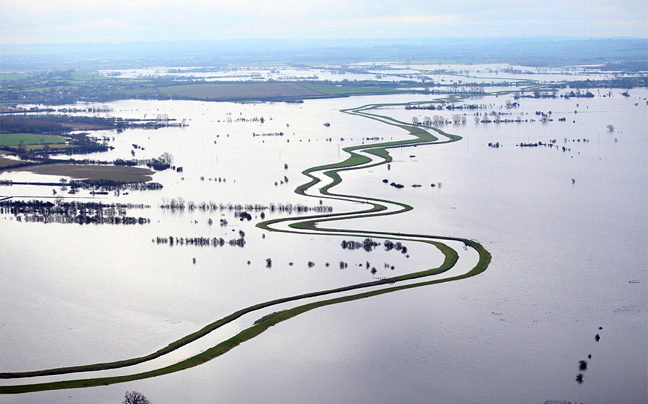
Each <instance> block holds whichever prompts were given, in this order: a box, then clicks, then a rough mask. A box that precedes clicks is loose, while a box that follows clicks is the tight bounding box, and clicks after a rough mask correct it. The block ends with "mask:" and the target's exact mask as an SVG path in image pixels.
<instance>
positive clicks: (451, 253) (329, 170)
mask: <svg viewBox="0 0 648 404" xmlns="http://www.w3.org/2000/svg"><path fill="white" fill-rule="evenodd" d="M428 103H429V102H428ZM386 105H395V104H371V105H366V106H363V107H358V108H354V109H349V110H343V111H342V112H345V113H350V114H353V115H357V116H363V117H365V118H369V119H374V120H378V121H380V122H383V123H386V124H389V125H393V126H397V127H400V128H402V129H405V130H407V131H408V132H409V133H410V134H411V135H413V136H414V139H408V140H404V141H395V142H386V143H380V144H372V145H366V146H365V145H358V146H351V147H347V148H344V150H345V151H346V152H347V153H349V155H350V157H349V158H348V159H347V160H344V161H343V162H340V163H335V164H330V165H324V166H318V167H313V168H309V169H307V170H305V171H304V172H303V173H304V174H305V175H306V176H307V177H309V178H311V180H310V181H309V182H307V183H306V184H303V185H301V186H299V187H298V188H297V189H296V190H295V192H296V193H297V194H300V195H305V196H314V195H308V194H307V192H306V191H307V190H309V189H311V188H313V187H314V186H315V185H316V184H318V183H319V182H320V181H321V180H320V179H319V178H317V177H316V176H314V175H313V173H315V172H322V173H323V174H324V175H325V176H327V177H328V178H330V179H331V182H330V183H329V184H327V185H325V186H324V187H322V188H321V189H320V190H319V193H320V195H323V197H324V198H330V199H340V200H346V201H350V202H361V203H368V204H370V205H371V206H372V207H371V208H369V209H366V210H363V211H353V212H344V213H337V214H323V215H314V216H307V217H300V218H281V219H273V220H268V221H265V222H261V223H258V224H257V227H259V228H261V229H265V230H268V231H279V232H286V233H296V234H318V235H340V234H344V235H347V236H348V235H352V236H358V237H366V236H368V235H372V236H374V237H378V238H396V239H400V240H407V241H416V242H425V243H428V244H432V245H434V246H435V247H437V248H438V249H439V251H441V252H442V253H443V255H444V262H443V263H442V264H441V266H439V267H437V268H431V269H428V270H424V271H420V272H415V273H410V274H405V275H401V276H397V277H393V278H387V279H381V280H377V281H373V282H367V283H361V284H356V285H350V286H345V287H341V288H336V289H329V290H325V291H319V292H312V293H306V294H302V295H297V296H292V297H286V298H281V299H276V300H272V301H268V302H264V303H259V304H256V305H253V306H250V307H247V308H245V309H242V310H239V311H237V312H235V313H232V314H230V315H229V316H226V317H224V318H222V319H220V320H218V321H216V322H214V323H211V324H209V325H207V326H205V327H204V328H202V329H201V330H199V331H197V332H195V333H192V334H189V335H187V336H185V337H184V338H181V339H179V340H177V341H175V342H172V343H171V344H169V345H168V346H167V347H165V348H163V349H160V350H158V351H156V352H154V353H151V354H149V355H146V356H142V357H138V358H131V359H127V360H122V361H117V362H110V363H99V364H93V365H85V366H73V367H65V368H57V369H46V370H40V371H33V372H15V373H2V374H0V378H3V379H10V378H27V377H35V376H49V375H60V374H70V373H76V372H89V371H99V370H106V369H116V368H123V367H127V366H132V365H135V364H139V363H143V362H146V361H149V360H152V359H155V358H158V357H161V356H163V355H165V354H167V353H169V352H172V351H174V350H176V349H178V348H180V347H182V346H184V345H187V344H189V343H191V342H193V341H195V340H197V339H199V338H201V337H203V336H205V335H207V334H209V333H210V332H212V331H214V330H216V329H217V328H219V327H221V326H223V325H225V324H227V323H230V322H232V321H234V320H235V319H238V318H240V317H241V316H243V315H245V314H248V313H251V312H254V311H257V310H260V309H263V308H267V307H271V306H274V305H278V304H281V303H286V302H290V301H298V300H302V299H306V298H312V297H319V296H325V295H330V294H334V293H340V292H346V291H351V290H356V289H362V288H368V287H373V286H381V285H392V284H394V283H396V282H399V281H404V280H411V279H417V278H421V277H429V276H433V275H438V274H441V273H443V272H446V271H448V270H449V269H451V268H453V267H454V266H455V264H456V262H457V260H458V258H459V256H458V253H457V252H456V251H455V250H454V249H452V248H451V247H449V246H448V245H446V244H444V243H441V242H439V241H435V240H444V241H457V242H462V243H464V245H465V246H466V247H470V248H472V249H473V250H475V251H476V252H477V253H478V255H479V260H478V262H477V264H476V265H475V266H474V267H473V268H472V269H471V270H470V271H468V272H466V273H464V274H461V275H456V276H451V277H447V278H441V279H434V280H428V281H423V282H418V283H411V284H405V285H397V286H389V287H386V288H383V289H377V290H371V291H366V292H363V293H357V294H353V295H347V296H340V297H336V298H333V299H328V300H321V301H316V302H312V303H308V304H304V305H301V306H297V307H294V308H291V309H287V310H283V311H280V312H277V313H273V314H271V315H268V316H265V317H263V318H261V319H259V320H258V321H257V322H255V324H254V325H253V326H251V327H249V328H247V329H245V330H243V331H241V332H240V333H238V334H237V335H235V336H233V337H231V338H229V339H227V340H225V341H222V342H221V343H219V344H217V345H216V346H214V347H212V348H210V349H207V350H206V351H203V352H201V353H199V354H197V355H195V356H192V357H190V358H187V359H185V360H183V361H180V362H178V363H175V364H172V365H169V366H166V367H162V368H159V369H155V370H151V371H147V372H142V373H137V374H132V375H123V376H112V377H100V378H93V379H81V380H67V381H58V382H49V383H34V384H25V385H15V386H0V394H17V393H27V392H35V391H45V390H55V389H71V388H83V387H93V386H102V385H108V384H114V383H122V382H127V381H133V380H140V379H145V378H150V377H155V376H160V375H164V374H169V373H173V372H177V371H181V370H184V369H188V368H191V367H194V366H198V365H200V364H202V363H205V362H207V361H209V360H212V359H214V358H216V357H218V356H220V355H223V354H224V353H226V352H228V351H229V350H231V349H233V348H234V347H236V346H238V345H240V344H241V343H243V342H245V341H247V340H250V339H252V338H254V337H255V336H257V335H259V334H261V333H262V332H263V331H265V330H267V329H268V328H269V327H271V326H273V325H276V324H278V323H280V322H283V321H286V320H288V319H290V318H292V317H295V316H297V315H299V314H302V313H305V312H308V311H310V310H313V309H316V308H319V307H324V306H329V305H333V304H337V303H343V302H349V301H354V300H358V299H364V298H368V297H372V296H378V295H382V294H385V293H391V292H395V291H399V290H405V289H411V288H415V287H421V286H427V285H433V284H439V283H445V282H450V281H456V280H460V279H465V278H468V277H471V276H475V275H478V274H480V273H482V272H484V271H485V270H486V269H487V267H488V265H489V263H490V260H491V255H490V253H489V252H488V251H487V250H486V249H485V248H484V247H483V246H482V245H481V244H479V243H478V242H476V241H473V240H469V239H464V238H459V237H447V236H430V235H420V234H407V233H391V232H377V231H364V230H362V231H357V230H347V229H337V228H330V229H322V228H318V227H317V223H320V222H328V221H336V220H341V219H353V218H361V217H362V218H366V217H374V216H384V215H393V214H397V213H403V212H406V211H409V210H412V209H413V208H412V207H411V206H409V205H407V204H404V203H399V202H395V201H389V200H381V199H374V198H368V197H359V196H354V195H342V194H333V193H330V192H329V190H330V189H331V188H333V187H334V186H336V185H338V184H340V183H341V182H342V178H341V176H340V175H339V172H340V171H344V170H357V169H365V168H368V167H374V166H377V165H381V164H386V163H388V162H390V161H391V156H390V155H389V153H388V151H387V149H389V148H396V147H407V146H412V145H422V144H431V143H437V144H438V143H447V142H454V141H457V140H459V139H461V137H459V136H456V135H450V134H446V133H445V132H443V131H441V130H438V129H434V130H435V131H436V132H438V133H439V134H441V135H443V136H445V137H447V138H448V139H449V140H447V141H438V138H436V137H435V136H433V135H432V134H430V133H429V132H427V131H425V130H423V129H421V128H419V127H417V126H415V125H410V124H407V123H404V122H401V121H398V120H396V119H393V118H390V117H387V116H382V115H375V114H370V113H368V112H366V111H367V110H371V109H378V108H380V107H382V106H386ZM400 105H403V104H400ZM359 152H364V153H367V154H371V155H373V156H376V157H378V158H380V159H381V160H382V161H378V162H375V161H374V160H373V159H372V158H370V157H367V156H366V155H361V154H358V153H359ZM320 197H321V196H320ZM386 205H392V206H397V207H398V209H395V210H390V209H389V208H388V207H387V206H386ZM304 219H306V220H304ZM279 223H288V224H289V225H288V227H289V229H279V228H275V227H273V225H276V224H279Z"/></svg>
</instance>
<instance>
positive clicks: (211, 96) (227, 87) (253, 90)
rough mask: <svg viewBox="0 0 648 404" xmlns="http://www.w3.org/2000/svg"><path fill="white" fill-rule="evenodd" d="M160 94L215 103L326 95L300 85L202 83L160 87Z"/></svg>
mask: <svg viewBox="0 0 648 404" xmlns="http://www.w3.org/2000/svg"><path fill="white" fill-rule="evenodd" d="M157 89H158V91H159V92H160V94H162V95H167V96H169V97H173V98H184V99H200V100H214V101H228V100H250V99H273V98H276V99H282V98H302V97H304V98H310V97H320V96H323V95H325V94H322V93H321V92H318V91H314V90H311V89H309V88H306V87H304V86H303V85H301V84H298V83H284V82H269V83H209V84H205V83H201V84H183V85H177V86H169V87H158V88H157Z"/></svg>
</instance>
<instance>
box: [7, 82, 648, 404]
mask: <svg viewBox="0 0 648 404" xmlns="http://www.w3.org/2000/svg"><path fill="white" fill-rule="evenodd" d="M603 95H605V97H603ZM646 97H648V92H647V91H645V90H631V96H630V97H624V96H622V95H620V90H613V91H612V95H611V97H609V96H608V92H607V91H605V92H601V93H600V94H597V97H595V98H592V99H570V100H564V99H556V100H547V99H544V100H543V99H540V100H536V99H521V100H519V102H520V104H521V105H520V107H519V108H514V109H506V108H505V107H504V105H505V102H506V100H512V98H511V96H499V97H494V96H486V97H482V98H480V99H475V100H466V101H465V103H480V104H482V103H483V104H486V105H488V107H487V108H485V109H483V110H478V111H477V112H479V113H483V112H491V111H495V112H507V113H511V115H510V116H507V117H509V118H510V117H517V116H521V117H523V118H524V119H529V120H530V119H536V121H535V122H522V123H500V124H495V123H490V124H481V123H475V122H474V120H473V115H472V114H473V113H474V111H470V112H468V111H462V112H461V113H462V114H463V113H464V112H465V113H466V114H467V117H468V119H467V123H466V124H463V125H462V124H459V125H444V126H443V127H442V128H441V129H443V130H445V131H447V132H449V133H454V134H458V135H461V136H463V140H461V141H459V142H455V143H451V144H438V145H429V146H419V147H416V148H403V149H399V148H395V149H392V150H391V151H390V153H391V154H392V156H393V159H394V160H393V162H392V163H391V164H390V167H389V169H388V167H387V166H386V165H383V166H378V167H374V168H370V169H367V170H356V171H349V172H345V173H344V174H343V178H344V181H343V182H342V184H340V185H339V186H338V187H336V188H334V189H333V191H334V192H337V193H340V194H354V195H363V196H370V197H375V198H382V199H390V200H396V201H400V202H405V203H408V204H410V205H412V206H414V210H413V211H411V212H408V213H406V214H403V215H395V216H387V217H374V218H366V219H357V220H342V221H339V222H335V223H334V224H335V226H336V227H343V226H344V227H346V228H351V229H366V230H375V231H391V232H404V233H418V234H431V235H443V236H455V237H465V238H470V239H475V240H478V241H479V242H481V243H482V244H483V245H484V247H486V248H487V249H488V250H489V251H490V252H491V254H492V256H493V260H492V263H491V265H490V267H489V268H488V270H487V271H486V272H485V273H483V274H481V275H479V276H476V277H472V278H468V279H465V280H461V281H456V282H449V283H444V284H437V285H432V286H427V287H422V288H415V289H411V290H405V291H400V292H396V293H391V294H387V295H382V296H377V297H372V298H370V299H363V300H360V301H354V302H349V303H343V304H339V305H334V306H328V307H325V308H320V309H317V310H314V311H311V312H308V313H306V314H303V315H300V316H298V317H296V318H293V319H291V320H289V321H287V322H283V323H281V324H279V325H277V326H275V327H272V328H271V329H270V330H268V331H266V332H265V333H263V334H262V335H261V336H259V337H257V338H255V339H253V340H251V341H248V342H246V343H244V344H242V345H241V346H239V347H237V348H235V349H233V350H232V351H230V352H228V353H227V354H225V355H224V356H221V357H219V358H217V359H215V360H213V361H211V362H208V363H206V364H204V365H202V366H199V367H196V368H192V369H189V370H186V371H182V372H179V373H175V374H170V375H166V376H162V377H158V378H154V379H147V380H141V381H136V382H130V383H124V384H117V385H111V386H105V387H98V388H87V389H78V390H64V391H52V392H41V393H29V394H22V395H17V396H10V395H3V396H0V401H2V402H3V403H5V402H6V403H40V402H49V403H64V402H65V403H82V402H83V403H85V402H94V403H114V402H120V401H121V400H122V397H123V394H124V392H125V391H126V390H137V391H140V392H142V393H143V394H144V395H145V396H146V397H147V398H149V399H150V400H151V401H152V402H154V403H156V404H160V403H178V402H190V403H212V402H227V403H249V402H265V403H290V402H295V403H298V402H338V403H373V402H381V403H391V402H393V403H396V402H408V403H429V402H439V403H493V402H501V403H520V402H537V403H543V402H545V401H546V400H564V401H569V400H571V401H572V402H583V403H588V404H596V403H610V402H624V403H643V402H646V399H647V392H646V390H647V387H646V380H648V371H647V362H646V358H647V357H648V352H647V341H646V338H647V337H646V336H647V335H648V331H647V316H646V313H647V307H646V306H647V298H646V296H647V289H646V285H648V279H647V277H646V268H648V256H647V252H646V248H645V246H646V245H648V230H647V226H648V212H647V208H646V206H648V165H647V164H648V163H647V156H648V153H647V151H648V132H647V130H646V125H645V123H646V117H647V116H648V105H646ZM428 99H430V100H431V99H432V98H431V97H429V98H428ZM416 100H425V98H423V97H422V96H411V95H398V96H373V97H350V98H344V99H330V100H313V101H305V102H304V103H303V104H285V103H258V104H235V103H207V102H194V101H119V102H114V103H110V104H109V106H110V107H111V108H112V109H113V111H112V112H111V114H113V115H116V116H122V117H126V118H130V117H132V118H144V117H145V115H146V117H151V116H156V115H157V114H168V116H169V117H170V118H176V119H187V122H188V123H189V126H188V127H185V128H166V129H159V130H144V129H136V130H127V131H125V132H123V133H119V134H118V133H112V132H104V133H101V135H105V136H108V137H109V138H110V139H111V140H110V144H111V145H113V146H115V149H114V150H113V151H111V152H108V153H104V154H98V155H94V156H92V157H93V158H97V159H105V160H111V159H115V158H131V156H132V151H134V152H135V157H137V158H149V157H156V156H158V155H160V154H161V153H163V152H170V153H171V154H173V156H174V164H175V165H177V166H182V167H183V169H184V172H182V173H177V172H172V171H171V170H167V171H165V172H161V173H157V174H155V176H154V181H157V182H160V183H162V184H164V189H163V190H160V191H142V192H137V191H132V192H130V193H129V194H128V195H123V194H122V195H120V196H119V197H116V196H114V195H112V194H110V195H102V196H98V195H97V196H91V195H89V194H88V193H81V194H78V195H75V198H78V199H79V200H87V199H83V198H92V199H94V200H97V199H99V200H102V201H105V202H111V201H116V202H122V203H143V204H147V205H150V206H151V207H150V208H148V209H132V210H130V211H129V214H130V215H133V216H145V217H149V218H150V219H151V223H150V224H147V225H133V226H110V225H102V226H94V225H89V226H80V225H63V224H55V223H51V224H43V223H25V222H24V221H23V222H18V221H16V220H15V219H14V218H13V217H12V216H10V215H0V226H1V227H0V229H2V230H1V231H0V242H1V243H2V245H3V254H2V258H0V262H1V263H2V271H0V302H1V304H2V310H1V311H0V327H2V328H1V334H0V335H1V338H2V339H1V344H0V371H26V370H36V369H43V368H50V367H60V366H69V365H78V364H87V363H96V362H102V361H111V360H118V359H125V358H129V357H133V356H139V355H143V354H147V353H150V352H152V351H154V350H157V349H159V348H161V347H163V346H165V345H167V344H168V343H170V342H171V341H174V340H176V339H178V338H181V337H183V336H185V335H187V334H189V333H191V332H193V331H196V330H198V329H200V328H202V327H203V326H204V325H206V324H208V323H210V322H212V321H215V320H216V319H218V318H221V317H223V316H225V315H227V314H229V313H231V312H233V311H235V310H238V309H240V308H242V307H246V306H249V305H252V304H255V303H258V302H263V301H267V300H270V299H274V298H279V297H284V296H290V295H295V294H299V293H304V292H310V291H317V290H322V289H328V288H333V287H339V286H343V285H347V284H353V283H360V282H367V281H370V280H373V278H374V276H378V277H380V276H392V275H400V274H404V273H409V272H413V271H418V270H422V269H425V268H429V267H433V266H437V265H439V264H440V263H441V262H442V260H443V257H442V255H441V254H440V253H439V252H438V251H436V250H435V249H434V248H432V247H430V246H425V245H423V244H419V243H414V242H408V243H406V245H407V246H408V249H409V257H406V256H405V255H404V254H400V253H398V252H395V251H389V252H387V251H384V250H383V249H381V248H378V249H376V250H375V251H372V252H366V251H364V250H354V251H349V250H344V249H342V248H341V246H340V242H341V240H342V239H347V240H350V239H355V240H358V238H353V237H339V236H328V235H321V236H315V235H313V236H311V235H295V234H283V233H267V232H264V231H262V230H260V229H257V228H255V227H254V224H255V223H256V222H257V221H259V220H260V217H259V212H252V215H253V220H252V221H239V220H238V219H237V218H235V217H234V215H233V213H232V211H230V210H228V209H224V210H218V211H202V210H200V209H196V210H194V211H188V210H185V211H183V212H171V211H169V210H163V209H160V208H159V205H160V204H161V203H165V202H168V201H170V200H172V199H177V198H183V199H184V200H185V201H194V202H195V203H200V202H206V203H209V202H210V201H211V202H215V203H217V204H218V203H223V204H225V205H227V204H228V203H233V204H237V203H240V204H247V203H251V204H255V203H260V204H265V205H269V204H271V203H273V204H288V203H291V204H303V205H308V206H318V205H319V203H320V202H319V199H318V198H307V197H302V196H298V195H296V194H294V193H293V189H294V188H295V187H296V186H297V185H299V184H301V183H303V182H305V180H306V179H305V177H304V176H302V175H301V174H300V173H301V171H302V170H304V169H306V168H308V167H312V166H316V165H321V164H325V163H331V162H336V161H340V160H343V159H344V158H345V153H344V152H343V151H342V148H343V147H346V146H351V145H355V144H360V143H363V142H365V143H369V142H377V141H390V140H398V139H404V138H406V136H405V134H404V133H403V131H401V130H399V129H397V128H394V127H391V126H387V125H385V124H382V123H380V122H377V121H375V120H370V119H365V118H362V117H358V116H352V115H349V114H344V113H341V112H339V110H340V109H344V108H350V107H357V106H360V105H365V104H373V103H394V102H406V101H416ZM460 103H462V102H460ZM635 104H637V105H635ZM536 111H543V112H548V111H552V118H553V121H551V122H545V123H543V122H540V121H539V118H538V116H537V115H536V114H535V112H536ZM575 111H576V112H575ZM373 112H375V113H378V114H385V115H390V116H393V117H396V118H398V119H401V120H403V121H406V122H410V121H411V119H412V117H413V116H417V117H418V118H419V119H421V120H422V118H423V117H424V116H425V115H435V114H444V115H446V116H448V117H450V116H451V115H452V114H455V113H458V112H457V111H455V112H452V113H450V112H449V111H415V110H405V109H404V108H403V107H398V106H397V107H390V108H381V109H379V110H376V111H373ZM260 117H264V123H261V122H260V121H259V120H258V119H254V118H260ZM561 117H565V118H566V120H565V121H564V122H563V121H558V118H561ZM324 122H329V123H330V126H329V127H326V126H324V125H323V123H324ZM608 124H612V125H614V127H615V129H614V132H610V131H608V129H607V128H606V126H607V125H608ZM279 132H283V135H282V136H270V135H267V136H253V133H255V134H277V133H279ZM113 138H114V139H113ZM366 138H371V139H372V140H367V139H366ZM375 138H378V140H373V139H375ZM342 139H344V140H342ZM553 139H556V143H555V144H556V145H557V146H559V147H560V149H558V147H552V148H549V147H543V146H541V147H526V148H521V147H517V146H516V144H518V143H520V142H524V143H534V142H538V141H541V142H543V143H548V142H550V141H551V140H553ZM583 139H586V141H584V140H583ZM578 140H580V141H578ZM495 142H499V143H500V145H501V147H499V148H493V147H489V146H488V143H495ZM133 144H137V145H138V146H141V147H143V148H144V150H142V149H141V148H137V149H135V148H133V146H132V145H133ZM563 146H564V147H565V148H566V151H562V147H563ZM557 149H558V150H557ZM285 164H287V168H285V166H284V165H285ZM30 177H31V178H33V177H32V176H31V175H29V174H25V173H5V174H2V175H0V179H22V178H30ZM41 178H42V177H41ZM219 178H220V181H219V180H218V179H219ZM285 178H288V179H289V181H288V183H285V182H284V181H285ZM383 179H388V181H389V182H392V181H393V182H396V183H401V184H403V185H405V187H404V188H402V189H396V188H394V187H390V186H389V185H387V184H384V183H383V181H382V180H383ZM57 180H58V178H55V179H54V181H53V182H56V181H57ZM433 183H434V184H436V186H435V187H431V184H433ZM439 183H440V184H441V185H440V186H439V185H438V184H439ZM415 184H419V185H421V187H412V185H415ZM59 191H60V190H59ZM61 194H62V195H64V196H68V195H66V194H65V193H64V192H59V195H61ZM4 196H13V197H15V198H16V199H21V197H22V198H28V197H31V196H39V197H52V188H50V187H42V188H39V189H34V187H23V186H12V187H2V188H1V189H0V197H4ZM322 203H323V204H324V205H330V206H332V208H333V209H334V211H335V212H343V211H346V210H350V209H361V208H362V206H360V205H359V204H355V203H351V202H343V201H332V200H327V199H323V200H322ZM265 214H266V217H267V218H275V217H281V214H280V213H271V212H269V211H265ZM210 218H211V219H212V220H213V224H212V225H209V224H208V220H209V219H210ZM220 219H226V220H227V221H228V225H227V226H220V224H219V221H220ZM239 231H243V232H244V233H245V239H246V245H245V247H243V248H241V247H233V246H229V245H225V246H223V247H196V246H189V245H181V246H180V245H174V246H173V247H171V246H169V245H168V244H157V243H155V242H154V240H155V239H156V237H169V236H174V237H223V238H224V239H226V240H229V239H233V238H238V237H239V236H240V233H239ZM457 250H459V252H460V253H462V259H464V260H466V261H467V262H468V264H463V265H468V267H469V266H470V265H469V264H470V262H474V259H475V257H474V256H471V255H470V254H469V253H465V252H463V251H461V248H460V247H458V248H457ZM267 258H271V259H272V267H271V268H268V267H267V266H266V259H267ZM194 259H195V263H194ZM248 261H249V264H248ZM309 261H311V262H313V263H314V264H315V265H314V266H312V267H309V265H308V262H309ZM340 261H345V262H347V263H349V265H348V267H347V268H346V269H343V270H341V269H340V267H339V262H340ZM367 262H369V263H370V267H375V268H376V269H377V273H376V274H375V275H373V274H372V273H371V272H370V271H369V269H368V268H367V265H366V263H367ZM460 262H462V261H460ZM327 264H328V265H327ZM385 264H389V265H390V266H393V267H394V269H393V270H391V269H389V268H386V266H385ZM295 305H296V304H295ZM272 311H274V310H268V312H272ZM264 314H266V313H265V312H264V313H261V312H260V313H258V314H253V315H252V317H251V318H245V319H241V320H240V321H236V322H234V323H233V324H231V325H230V326H228V327H229V328H228V329H227V330H224V331H223V333H224V334H223V335H225V334H226V333H234V332H236V331H238V330H241V329H243V328H244V327H246V326H247V325H249V324H250V323H251V322H252V321H254V320H255V319H256V318H259V317H261V316H262V315H264ZM599 327H602V329H601V330H599ZM596 334H599V335H600V337H601V339H600V341H598V342H597V341H595V339H594V336H595V335H596ZM209 338H211V337H209ZM219 338H220V336H218V335H217V336H214V337H213V339H212V340H207V341H206V342H202V343H199V344H198V345H196V346H195V347H193V348H190V349H188V352H189V351H191V352H194V351H196V350H198V351H199V350H201V349H205V348H207V347H209V346H210V343H211V342H213V343H216V342H218V340H219ZM192 350H193V351H192ZM588 355H592V358H591V359H587V356H588ZM179 359H181V358H180V357H178V356H174V357H173V358H172V359H171V360H179ZM579 360H588V369H587V370H586V371H584V372H582V373H583V374H584V380H583V383H581V384H579V383H577V382H576V380H575V377H576V375H577V374H578V373H579V369H578V363H579ZM117 373H119V372H117ZM21 382H23V381H7V380H3V381H2V382H1V385H8V384H20V383H21ZM251 386H254V388H251Z"/></svg>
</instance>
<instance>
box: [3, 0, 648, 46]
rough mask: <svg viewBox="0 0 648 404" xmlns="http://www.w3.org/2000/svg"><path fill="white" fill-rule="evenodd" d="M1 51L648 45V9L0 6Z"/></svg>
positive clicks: (569, 2)
mask: <svg viewBox="0 0 648 404" xmlns="http://www.w3.org/2000/svg"><path fill="white" fill-rule="evenodd" d="M0 22H1V23H0V43H3V44H10V43H51V42H131V41H169V40H203V39H207V40H211V39H216V40H217V39H238V38H246V39H249V38H274V39H339V38H430V37H460V36H463V37H532V36H568V37H643V38H646V37H648V0H494V1H485V0H443V1H437V0H396V1H394V0H389V1H386V0H272V1H263V0H258V1H252V0H183V1H175V0H33V1H32V0H0Z"/></svg>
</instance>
